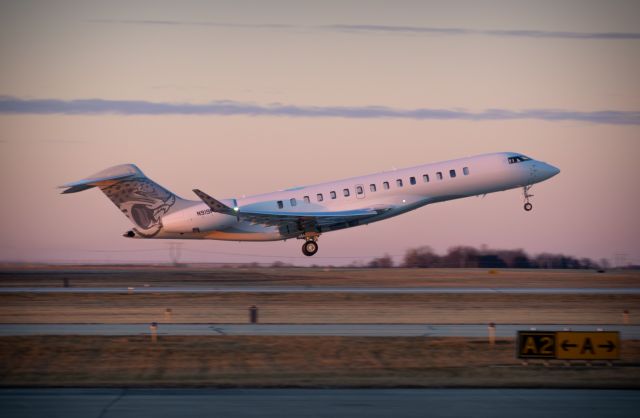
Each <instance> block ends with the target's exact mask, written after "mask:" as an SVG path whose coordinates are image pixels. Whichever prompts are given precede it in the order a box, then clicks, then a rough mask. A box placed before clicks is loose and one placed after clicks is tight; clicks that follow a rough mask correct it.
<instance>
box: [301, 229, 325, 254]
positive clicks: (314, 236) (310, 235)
mask: <svg viewBox="0 0 640 418" xmlns="http://www.w3.org/2000/svg"><path fill="white" fill-rule="evenodd" d="M319 236H320V233H318V232H307V233H305V234H304V235H301V236H299V237H298V238H299V239H303V240H304V244H303V245H302V254H304V255H306V256H307V257H311V256H312V255H314V254H315V253H317V252H318V237H319Z"/></svg>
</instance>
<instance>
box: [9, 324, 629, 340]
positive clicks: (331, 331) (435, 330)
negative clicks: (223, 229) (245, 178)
mask: <svg viewBox="0 0 640 418" xmlns="http://www.w3.org/2000/svg"><path fill="white" fill-rule="evenodd" d="M149 325H150V324H1V325H0V336H28V335H111V336H114V335H148V334H150V333H151V331H150V328H149ZM532 329H536V330H540V331H542V330H544V331H562V330H572V331H597V330H603V331H619V332H620V336H621V338H622V339H640V325H598V326H594V325H563V324H556V325H543V324H497V325H496V336H497V337H501V338H512V337H515V335H516V333H517V332H518V331H519V330H532ZM157 333H158V335H181V336H188V335H271V336H354V337H355V336H359V337H479V338H482V337H486V336H487V335H488V328H487V324H434V325H428V324H425V325H421V324H158V328H157Z"/></svg>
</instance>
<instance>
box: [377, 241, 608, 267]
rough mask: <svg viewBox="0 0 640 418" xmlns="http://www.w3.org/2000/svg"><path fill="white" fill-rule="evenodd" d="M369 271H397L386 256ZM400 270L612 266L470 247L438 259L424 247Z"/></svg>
mask: <svg viewBox="0 0 640 418" xmlns="http://www.w3.org/2000/svg"><path fill="white" fill-rule="evenodd" d="M366 267H369V268H390V267H394V262H393V259H392V258H391V256H389V255H385V256H383V257H379V258H375V259H373V260H372V261H371V262H369V264H368V265H367V266H366ZM398 267H409V268H411V267H421V268H429V267H432V268H436V267H440V268H539V269H605V268H608V267H609V263H608V261H607V260H606V259H602V260H601V261H600V263H596V262H595V261H593V260H591V259H590V258H575V257H571V256H567V255H563V254H551V253H542V254H538V255H537V256H535V257H531V256H529V255H528V254H527V253H525V252H524V251H523V250H521V249H516V250H492V249H484V248H483V249H477V248H474V247H468V246H457V247H452V248H449V250H448V251H447V253H446V254H444V255H439V254H437V253H436V252H434V251H433V249H432V248H431V247H427V246H425V247H419V248H413V249H410V250H408V251H407V252H406V254H405V256H404V260H403V262H402V264H401V265H399V266H398Z"/></svg>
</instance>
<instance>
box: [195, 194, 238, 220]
mask: <svg viewBox="0 0 640 418" xmlns="http://www.w3.org/2000/svg"><path fill="white" fill-rule="evenodd" d="M193 192H194V193H195V194H196V195H197V196H198V197H199V198H200V200H202V201H203V202H204V203H206V205H207V206H209V208H211V210H212V211H214V212H218V213H224V214H225V215H235V214H236V213H235V212H234V211H233V209H231V208H230V207H229V206H227V205H225V204H224V203H222V202H220V201H218V200H216V199H214V198H213V197H211V196H209V195H208V194H206V193H205V192H203V191H202V190H198V189H193Z"/></svg>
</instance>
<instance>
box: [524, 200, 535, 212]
mask: <svg viewBox="0 0 640 418" xmlns="http://www.w3.org/2000/svg"><path fill="white" fill-rule="evenodd" d="M531 209H533V205H532V204H531V203H529V202H527V203H525V204H524V210H526V211H527V212H529V211H531Z"/></svg>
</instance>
